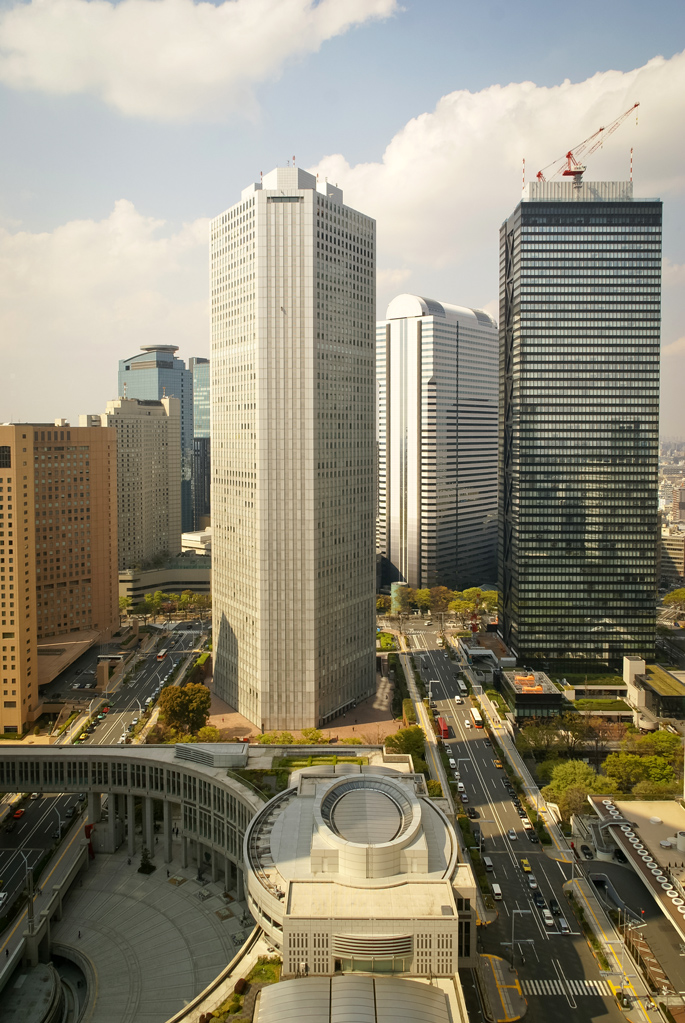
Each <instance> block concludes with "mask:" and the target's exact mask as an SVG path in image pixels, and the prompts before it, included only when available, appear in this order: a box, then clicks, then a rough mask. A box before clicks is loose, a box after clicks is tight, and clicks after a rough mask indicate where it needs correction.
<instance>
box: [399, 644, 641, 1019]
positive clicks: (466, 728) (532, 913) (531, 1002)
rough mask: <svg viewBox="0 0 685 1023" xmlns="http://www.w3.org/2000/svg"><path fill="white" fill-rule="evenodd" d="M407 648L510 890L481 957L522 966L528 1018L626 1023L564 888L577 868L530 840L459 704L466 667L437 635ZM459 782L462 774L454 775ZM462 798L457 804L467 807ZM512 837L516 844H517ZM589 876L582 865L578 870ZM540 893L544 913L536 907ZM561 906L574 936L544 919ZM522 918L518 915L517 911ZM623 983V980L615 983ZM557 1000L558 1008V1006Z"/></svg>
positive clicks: (502, 777) (500, 773)
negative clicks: (445, 728)
mask: <svg viewBox="0 0 685 1023" xmlns="http://www.w3.org/2000/svg"><path fill="white" fill-rule="evenodd" d="M412 631H413V634H410V635H408V636H407V643H408V646H409V648H410V650H411V652H412V653H413V655H414V658H415V661H416V663H417V666H419V665H420V670H421V676H422V678H423V679H424V681H426V682H429V681H431V682H432V685H431V695H432V699H433V701H434V702H435V703H436V705H437V713H438V714H439V715H440V716H441V717H443V718H444V719H445V721H446V722H447V724H448V725H449V727H450V739H449V740H448V741H447V743H446V746H447V752H448V755H449V756H450V757H451V758H452V759H453V760H454V761H455V763H456V764H457V769H458V772H459V779H460V781H461V782H462V783H463V785H464V788H465V792H466V795H467V796H468V801H469V802H468V806H469V807H474V808H475V810H476V812H477V814H478V818H477V819H474V820H472V822H471V823H472V826H473V827H475V828H479V829H480V831H481V833H482V835H483V840H484V844H485V848H484V850H483V853H484V855H486V856H487V857H488V858H489V859H490V860H491V861H492V865H493V870H492V872H490V873H488V879H489V880H490V881H494V882H496V883H497V884H498V885H499V886H500V888H501V890H502V899H501V901H498V902H497V903H496V907H497V910H498V918H497V920H496V921H495V922H494V923H491V924H490V925H489V926H487V927H481V928H480V929H479V935H480V944H481V945H482V948H481V949H479V950H480V951H484V952H487V953H491V954H494V955H498V956H503V957H504V958H505V959H507V960H509V961H510V962H511V961H512V949H511V941H512V932H513V935H514V962H515V965H516V968H517V970H518V976H519V980H520V982H521V988H522V991H523V994H524V996H525V997H526V1000H527V1001H528V1013H527V1018H530V1019H532V1020H537V1019H538V1018H539V1019H540V1020H542V1018H543V1016H544V1017H548V1016H549V1013H550V1008H552V1006H553V1010H552V1011H553V1012H554V1013H555V1014H559V1015H560V1016H562V1017H564V1018H568V1019H574V1020H576V1021H577V1020H578V1018H579V1014H580V1015H581V1016H583V1017H585V1016H588V1015H590V1016H592V1017H596V1016H598V1015H609V1016H613V1017H614V1019H616V1020H618V1019H620V1018H621V1013H620V1012H619V1010H618V1008H617V1006H616V1003H615V1001H614V999H613V996H612V994H611V991H610V988H609V986H608V984H607V982H606V980H605V979H604V978H602V977H601V976H600V973H599V970H598V967H597V963H596V961H595V959H594V957H593V955H592V953H591V952H590V950H589V948H588V945H587V941H586V940H585V938H584V937H583V935H582V934H581V933H579V931H578V927H577V924H576V921H575V918H574V916H573V914H572V913H571V912H570V907H569V906H568V903H567V899H566V897H565V895H564V892H563V887H562V886H563V884H564V882H565V881H567V880H568V879H569V878H570V877H571V864H570V863H565V862H561V861H560V860H557V859H553V858H552V857H551V856H548V855H547V853H546V852H545V851H544V849H543V848H542V847H541V846H540V845H539V844H534V843H533V842H531V841H530V840H529V838H528V835H529V834H530V832H527V831H526V830H524V827H523V823H522V818H521V817H520V816H519V813H518V810H517V808H516V806H515V805H514V802H513V800H512V797H511V796H510V795H509V793H508V791H507V788H506V787H505V781H506V774H505V772H504V770H503V769H500V768H497V767H496V766H495V760H496V753H495V752H494V751H493V748H492V746H490V744H489V739H488V736H487V732H486V731H485V729H481V728H478V729H477V728H474V727H472V726H470V716H469V714H470V709H471V701H470V699H469V698H466V699H465V700H464V702H463V703H462V704H457V702H456V700H455V697H458V696H459V689H458V686H457V677H458V676H459V664H458V662H456V661H451V660H450V658H449V656H448V654H447V653H446V652H445V651H443V650H441V649H439V648H438V646H437V638H436V635H435V633H434V632H432V631H429V630H426V629H414V630H412ZM451 773H452V776H453V778H454V770H452V772H451ZM459 798H460V797H459V794H458V793H455V800H457V801H458V800H459ZM510 831H512V832H513V834H514V836H515V837H511V838H510V837H509V832H510ZM522 859H526V860H528V863H529V865H530V868H531V870H530V873H531V874H532V875H533V876H534V878H535V881H536V884H537V887H536V888H535V889H533V888H531V886H530V882H529V876H530V875H529V874H528V873H527V872H525V871H524V870H523V868H522V865H521V860H522ZM579 869H582V867H580V865H576V871H578V870H579ZM536 894H539V895H541V896H542V898H543V899H544V907H543V906H542V905H541V906H538V905H536V903H535V896H536ZM552 899H555V900H556V902H557V903H558V904H559V906H560V909H561V914H563V917H564V918H565V919H566V920H567V921H568V924H569V928H570V931H571V933H570V934H566V933H562V931H561V929H560V925H559V920H560V917H559V916H558V915H554V917H553V924H552V926H547V925H546V924H545V921H544V918H543V908H545V909H547V908H549V906H550V900H552ZM514 911H516V912H514ZM612 979H613V980H614V981H615V982H616V980H617V978H612ZM550 999H552V1004H551V1005H550Z"/></svg>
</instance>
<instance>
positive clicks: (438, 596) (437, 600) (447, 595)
mask: <svg viewBox="0 0 685 1023" xmlns="http://www.w3.org/2000/svg"><path fill="white" fill-rule="evenodd" d="M430 595H431V611H432V612H433V614H436V615H439V614H441V613H442V612H443V611H447V609H448V607H449V603H450V600H452V599H453V598H454V593H453V592H452V590H448V589H447V587H446V586H432V587H431V591H430Z"/></svg>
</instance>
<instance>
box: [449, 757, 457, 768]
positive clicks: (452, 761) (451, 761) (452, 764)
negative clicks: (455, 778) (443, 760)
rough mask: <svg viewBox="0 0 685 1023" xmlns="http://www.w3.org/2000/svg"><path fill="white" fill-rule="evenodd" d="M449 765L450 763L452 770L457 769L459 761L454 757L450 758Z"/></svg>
mask: <svg viewBox="0 0 685 1023" xmlns="http://www.w3.org/2000/svg"><path fill="white" fill-rule="evenodd" d="M448 763H449V765H450V767H451V768H452V770H455V769H456V766H457V761H456V760H455V759H454V757H450V758H449V761H448Z"/></svg>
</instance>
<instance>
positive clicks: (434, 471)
mask: <svg viewBox="0 0 685 1023" xmlns="http://www.w3.org/2000/svg"><path fill="white" fill-rule="evenodd" d="M498 360H499V347H498V333H497V324H496V323H495V322H494V320H492V318H491V317H490V316H488V314H487V313H485V312H483V311H482V310H480V309H465V308H463V307H462V306H455V305H448V304H446V303H443V302H436V301H434V300H432V299H427V298H421V297H420V296H418V295H399V296H398V297H397V298H395V299H393V301H392V302H391V303H390V305H389V306H388V310H387V313H386V318H385V320H382V321H381V322H379V323H378V324H377V327H376V381H377V388H378V423H377V437H378V508H377V516H378V517H377V522H376V550H377V551H378V553H380V554H381V555H382V556H383V575H384V579H383V581H384V582H385V583H393V582H398V581H399V582H406V583H408V584H409V585H410V586H412V587H414V588H424V587H431V586H448V587H449V588H450V589H459V590H462V589H465V588H467V587H469V586H478V585H481V584H483V583H486V582H490V583H491V585H493V584H494V580H495V579H496V574H497V406H498V380H497V377H498Z"/></svg>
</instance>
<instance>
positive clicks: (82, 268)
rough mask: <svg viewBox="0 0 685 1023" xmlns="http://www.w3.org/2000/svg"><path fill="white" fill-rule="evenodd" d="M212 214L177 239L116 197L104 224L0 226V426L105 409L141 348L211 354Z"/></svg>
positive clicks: (101, 222) (190, 353)
mask: <svg viewBox="0 0 685 1023" xmlns="http://www.w3.org/2000/svg"><path fill="white" fill-rule="evenodd" d="M207 238H208V221H206V220H197V221H195V222H194V223H192V224H187V225H185V226H184V227H183V228H182V229H181V230H180V231H178V232H177V233H176V234H169V232H168V231H167V232H166V233H165V225H164V223H163V221H159V220H154V219H152V218H150V217H143V216H141V215H140V213H138V212H137V211H136V210H135V208H134V207H133V205H132V204H131V203H130V202H127V201H125V200H121V201H119V202H117V203H116V205H115V207H114V210H113V211H112V213H111V214H110V216H109V217H107V219H106V220H101V221H99V222H96V221H92V220H82V221H72V222H70V223H67V224H64V225H62V226H61V227H58V228H57V229H56V230H55V231H53V232H52V233H43V234H30V233H28V232H26V231H19V232H16V233H12V232H10V231H6V230H0V337H2V338H3V339H5V344H4V346H3V348H4V350H3V353H2V360H3V381H4V384H5V386H3V388H2V392H1V393H0V421H6V420H8V419H10V418H13V417H14V418H17V417H21V418H22V419H29V420H30V419H34V420H35V419H38V420H42V421H45V420H46V419H50V418H53V417H54V416H65V417H67V418H70V419H71V420H72V422H73V421H74V417H75V416H76V415H78V414H79V413H80V412H91V411H95V412H100V411H103V410H104V404H105V402H106V401H108V400H109V399H111V398H115V397H117V394H116V390H117V376H116V374H117V361H118V360H119V359H122V358H125V357H127V356H129V355H133V354H135V352H136V351H137V350H138V349H139V347H140V345H142V344H149V343H151V342H155V341H157V342H163V343H166V344H178V345H179V346H181V348H182V355H183V356H184V357H188V356H189V355H194V354H199V355H202V354H206V352H207V347H208V336H209V332H208V320H207V317H208V302H207V297H206V296H207V288H208V283H207Z"/></svg>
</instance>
